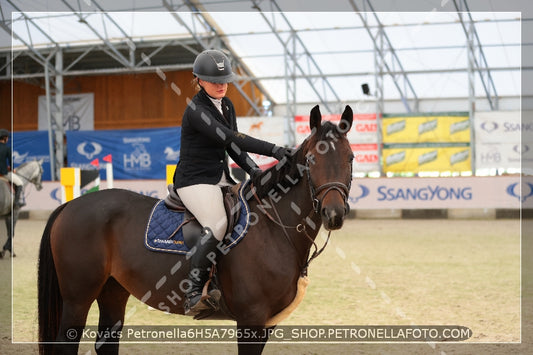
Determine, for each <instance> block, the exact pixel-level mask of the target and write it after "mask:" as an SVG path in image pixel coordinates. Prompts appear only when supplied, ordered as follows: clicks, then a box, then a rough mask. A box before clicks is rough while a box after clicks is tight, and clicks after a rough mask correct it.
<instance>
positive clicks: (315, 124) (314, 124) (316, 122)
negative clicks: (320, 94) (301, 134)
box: [309, 105, 322, 130]
mask: <svg viewBox="0 0 533 355" xmlns="http://www.w3.org/2000/svg"><path fill="white" fill-rule="evenodd" d="M321 121H322V114H321V113H320V108H319V107H318V105H316V106H315V107H313V109H312V110H311V116H310V117H309V126H310V127H311V130H313V129H315V130H318V129H319V128H320V122H321Z"/></svg>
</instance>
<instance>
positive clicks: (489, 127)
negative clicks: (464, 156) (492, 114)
mask: <svg viewBox="0 0 533 355" xmlns="http://www.w3.org/2000/svg"><path fill="white" fill-rule="evenodd" d="M481 129H482V130H484V131H486V132H489V133H491V132H494V131H495V130H497V129H498V124H497V123H496V122H493V121H487V122H483V123H482V124H481Z"/></svg>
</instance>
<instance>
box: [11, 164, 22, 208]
mask: <svg viewBox="0 0 533 355" xmlns="http://www.w3.org/2000/svg"><path fill="white" fill-rule="evenodd" d="M7 178H8V179H9V180H10V181H11V183H12V184H13V188H14V189H15V196H14V197H13V206H14V207H15V208H20V207H23V206H25V205H26V203H25V202H24V199H23V196H24V194H23V191H24V184H23V182H22V180H21V179H20V177H19V176H18V175H17V174H13V173H12V172H9V173H8V174H7Z"/></svg>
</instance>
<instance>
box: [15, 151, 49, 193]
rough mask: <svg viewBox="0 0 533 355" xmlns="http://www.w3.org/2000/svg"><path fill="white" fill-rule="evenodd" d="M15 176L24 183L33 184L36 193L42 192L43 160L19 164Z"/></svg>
mask: <svg viewBox="0 0 533 355" xmlns="http://www.w3.org/2000/svg"><path fill="white" fill-rule="evenodd" d="M17 175H19V176H20V177H22V178H23V179H24V180H25V181H27V182H31V183H32V184H34V185H35V188H36V189H37V191H39V190H42V188H43V184H42V177H43V159H39V160H32V161H29V162H26V163H23V164H21V165H20V166H19V167H18V168H17Z"/></svg>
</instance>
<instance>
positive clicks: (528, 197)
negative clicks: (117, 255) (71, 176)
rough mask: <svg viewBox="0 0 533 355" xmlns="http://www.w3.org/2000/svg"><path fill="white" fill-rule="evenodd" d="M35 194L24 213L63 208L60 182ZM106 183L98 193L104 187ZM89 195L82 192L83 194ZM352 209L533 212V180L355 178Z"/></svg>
mask: <svg viewBox="0 0 533 355" xmlns="http://www.w3.org/2000/svg"><path fill="white" fill-rule="evenodd" d="M43 185H44V187H43V189H42V190H41V191H32V192H31V195H30V196H29V198H27V200H26V202H27V205H26V206H24V207H23V210H29V211H31V210H49V211H51V210H53V209H55V208H56V207H57V206H59V205H60V204H61V185H60V184H59V182H57V181H56V182H45V183H44V184H43ZM106 186H107V185H106V181H105V180H103V181H102V183H101V184H100V189H105V188H106ZM114 187H118V188H123V189H127V190H131V191H134V192H137V193H140V194H142V195H147V196H151V197H154V198H157V199H163V198H165V197H166V195H167V189H166V181H165V180H116V181H115V182H114ZM85 192H86V191H84V190H82V194H83V193H85ZM349 203H350V207H351V208H352V209H354V210H357V209H436V208H439V209H440V208H443V209H447V208H510V209H518V208H520V204H522V206H521V207H522V208H529V209H531V208H533V181H532V180H531V179H530V180H526V179H522V180H521V179H520V177H519V176H498V177H494V176H492V177H449V178H375V179H374V178H363V179H353V181H352V187H351V191H350V196H349Z"/></svg>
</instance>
